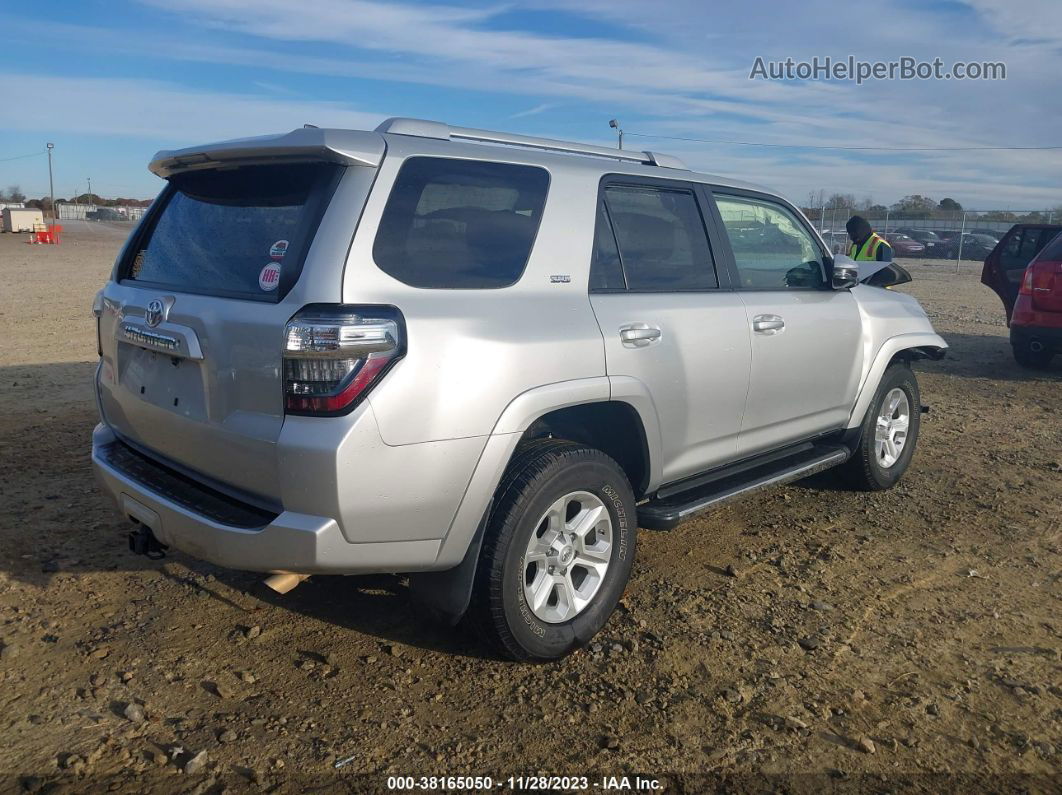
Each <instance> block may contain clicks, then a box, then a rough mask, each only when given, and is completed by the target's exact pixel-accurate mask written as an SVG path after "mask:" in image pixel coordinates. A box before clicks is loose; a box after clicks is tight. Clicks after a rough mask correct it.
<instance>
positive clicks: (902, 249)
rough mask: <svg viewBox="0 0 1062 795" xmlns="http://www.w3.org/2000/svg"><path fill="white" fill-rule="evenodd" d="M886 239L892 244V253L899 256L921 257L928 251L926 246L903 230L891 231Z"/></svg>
mask: <svg viewBox="0 0 1062 795" xmlns="http://www.w3.org/2000/svg"><path fill="white" fill-rule="evenodd" d="M885 239H886V240H888V241H889V245H890V246H892V253H893V255H894V256H897V257H921V256H922V255H923V254H925V253H926V247H925V245H923V244H922V243H919V242H918V241H917V240H915V239H914V238H913V237H911V236H910V235H905V234H903V233H901V232H890V233H889V234H887V235H885Z"/></svg>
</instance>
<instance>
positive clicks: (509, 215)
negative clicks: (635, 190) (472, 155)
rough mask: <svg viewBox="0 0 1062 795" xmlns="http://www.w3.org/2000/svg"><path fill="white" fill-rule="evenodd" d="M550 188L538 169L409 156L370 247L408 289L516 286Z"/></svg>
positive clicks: (383, 267) (381, 264) (382, 266)
mask: <svg viewBox="0 0 1062 795" xmlns="http://www.w3.org/2000/svg"><path fill="white" fill-rule="evenodd" d="M548 189H549V173H548V172H547V171H546V170H545V169H543V168H539V167H537V166H524V165H516V164H512V163H491V162H485V161H476V160H454V159H450V158H436V157H411V158H409V159H408V160H406V161H405V162H404V163H403V164H402V167H401V169H400V170H399V172H398V176H397V177H396V178H395V182H394V185H393V186H392V188H391V193H390V196H389V197H388V199H387V205H386V207H385V208H384V213H383V217H382V218H381V220H380V226H379V229H378V230H377V233H376V240H375V242H374V243H373V258H374V259H375V260H376V264H377V266H378V267H379V268H380V269H381V270H383V271H384V272H385V273H387V274H389V275H390V276H393V277H394V278H396V279H398V280H399V281H401V282H404V283H405V284H408V285H410V286H412V287H422V288H441V289H484V288H499V287H508V286H509V285H512V284H515V283H516V282H517V281H518V280H519V278H520V276H521V274H523V272H524V268H525V267H526V265H527V260H528V257H529V256H530V254H531V247H532V245H533V244H534V240H535V236H536V234H537V233H538V226H539V223H540V221H541V217H542V208H543V206H544V205H545V202H546V193H547V191H548Z"/></svg>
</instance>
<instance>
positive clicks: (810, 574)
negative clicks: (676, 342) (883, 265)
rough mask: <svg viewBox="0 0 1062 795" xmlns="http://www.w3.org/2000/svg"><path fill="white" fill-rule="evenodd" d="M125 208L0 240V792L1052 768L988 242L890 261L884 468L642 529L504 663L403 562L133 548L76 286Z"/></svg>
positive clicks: (1054, 474) (99, 267) (1051, 675)
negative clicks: (854, 489)
mask: <svg viewBox="0 0 1062 795" xmlns="http://www.w3.org/2000/svg"><path fill="white" fill-rule="evenodd" d="M125 234H126V230H125V229H122V228H120V227H111V226H106V225H93V224H88V223H71V224H69V225H68V226H67V236H66V238H65V240H64V242H63V244H62V245H61V246H58V247H55V246H30V245H26V244H25V243H24V242H23V241H24V240H25V238H24V237H23V238H21V239H20V238H18V237H16V236H12V235H2V236H0V340H2V348H0V387H2V388H0V495H2V496H0V644H2V649H0V790H4V791H9V790H13V789H17V788H18V787H19V786H21V787H23V788H25V789H27V790H38V789H44V790H54V789H59V790H62V789H64V788H68V791H71V792H84V791H99V790H107V789H113V790H122V791H139V792H170V791H181V792H193V791H194V792H218V791H224V790H227V791H231V792H236V791H244V790H252V791H254V790H261V791H271V790H275V791H281V792H292V791H297V790H300V789H305V788H310V787H315V788H320V789H322V790H327V789H338V790H344V791H360V790H364V789H376V790H385V789H386V788H387V776H389V775H412V776H420V775H446V774H450V775H466V776H491V777H493V779H494V782H495V786H496V787H499V785H500V784H502V783H503V781H504V780H506V779H508V777H509V776H511V775H512V776H516V775H525V776H526V775H531V774H537V773H541V774H554V775H569V776H589V777H590V778H589V780H588V782H587V787H588V788H589V789H591V790H601V789H604V787H603V786H602V785H603V784H607V783H608V782H607V781H602V779H601V777H603V776H621V775H624V774H626V775H630V776H633V775H634V774H641V775H642V776H643V778H644V777H655V778H656V779H658V780H659V781H660V783H661V784H662V786H664V787H665V788H666V789H667V791H671V792H678V791H686V792H696V791H704V790H730V791H733V790H756V791H778V790H782V791H854V790H869V791H875V792H876V791H882V792H884V791H897V790H916V791H926V792H940V791H953V790H962V791H1015V792H1017V791H1033V792H1048V791H1054V792H1057V791H1059V790H1060V788H1062V778H1060V772H1059V766H1060V760H1062V676H1060V672H1062V639H1060V636H1062V609H1060V607H1062V603H1060V596H1062V588H1060V578H1062V527H1060V513H1062V511H1060V505H1062V402H1060V399H1059V398H1060V383H1062V361H1058V360H1056V362H1055V363H1054V366H1053V368H1052V369H1051V370H1050V371H1048V372H1046V373H1041V374H1031V373H1029V372H1026V371H1022V370H1021V369H1019V368H1018V367H1017V365H1015V364H1014V362H1013V360H1012V359H1011V356H1010V350H1009V346H1008V344H1007V337H1006V333H1007V330H1006V327H1005V325H1004V322H1003V312H1002V308H1001V306H1000V304H999V301H998V299H997V298H996V297H995V296H994V295H993V294H992V293H990V292H989V291H988V290H987V289H986V288H984V287H982V286H981V285H980V284H979V283H978V274H979V271H980V268H979V266H978V265H977V264H976V263H964V264H963V266H962V268H961V272H960V273H958V274H956V273H955V266H954V263H933V262H926V263H905V264H910V265H911V269H912V271H913V273H914V276H915V281H914V283H913V284H912V285H909V286H908V288H907V289H909V290H910V292H912V293H914V294H915V295H917V296H918V297H919V298H920V299H921V300H922V302H923V304H924V305H925V307H926V308H927V310H928V311H929V312H930V314H931V316H932V317H933V320H934V323H935V324H936V327H937V329H938V331H940V332H941V333H942V334H943V335H944V336H945V337H946V338H947V340H948V341H949V343H950V344H951V346H952V352H951V355H950V356H949V357H948V358H947V359H945V360H944V361H942V362H939V363H932V362H931V363H922V364H920V365H919V366H918V371H919V378H920V381H921V384H922V391H923V399H924V402H925V403H927V404H929V405H930V406H931V408H932V412H931V413H930V414H929V415H928V416H926V417H925V421H924V423H923V426H922V436H921V438H920V440H919V452H918V454H917V456H916V457H915V461H914V464H913V467H912V469H911V470H910V472H909V473H908V475H907V477H906V478H905V480H904V481H903V482H902V483H901V484H900V485H899V486H898V487H897V488H895V489H894V490H892V491H890V492H887V493H884V494H877V495H865V494H855V493H851V492H847V491H844V490H841V489H840V488H839V487H838V486H837V485H836V483H835V482H834V480H833V479H832V478H831V477H830V476H829V475H828V474H827V475H825V476H818V477H817V478H815V479H812V480H810V481H805V482H801V483H798V484H795V485H793V486H790V487H787V488H782V489H777V490H774V491H769V492H763V493H760V494H759V495H757V496H755V497H753V498H751V499H749V500H746V501H745V502H742V503H738V504H733V505H730V506H728V507H726V508H723V509H720V510H718V511H715V512H714V513H711V514H709V515H707V516H705V517H704V518H701V519H699V520H696V521H691V522H688V523H686V524H684V525H682V526H680V527H678V528H677V529H675V530H673V531H671V532H667V533H654V532H647V531H642V533H641V535H640V536H639V547H638V561H637V563H636V566H635V571H634V575H633V579H632V581H631V584H630V586H629V588H628V590H627V594H626V596H625V598H624V600H623V602H622V605H621V608H620V609H619V610H618V611H617V612H616V614H615V615H614V616H613V618H612V619H611V621H610V622H609V624H608V626H607V627H606V628H605V630H604V631H603V633H602V634H601V636H600V637H599V638H598V640H597V642H595V643H594V644H593V645H592V646H591V647H590V648H588V649H586V650H584V651H581V652H579V653H576V654H575V655H574V656H572V657H571V658H569V659H567V660H565V661H563V662H560V663H557V664H551V665H543V666H523V665H514V664H511V663H507V662H502V661H499V660H496V659H492V658H491V657H490V656H489V654H488V653H487V651H486V650H485V649H484V648H483V647H482V646H480V645H479V644H478V642H477V641H476V640H475V639H473V638H472V637H470V636H469V635H467V634H465V633H463V632H461V631H446V630H442V629H440V628H438V627H436V626H434V625H433V624H431V623H430V622H429V621H427V620H426V619H424V618H422V617H421V616H420V615H419V614H418V613H416V612H415V611H414V610H413V609H412V608H411V606H410V604H409V600H408V598H407V590H406V588H405V585H404V582H403V581H402V580H401V579H400V578H396V577H374V578H341V577H318V578H314V579H313V580H311V581H309V582H307V583H305V584H303V585H302V586H300V587H299V588H298V589H297V590H295V591H294V592H292V593H291V594H289V595H288V596H284V597H281V596H277V595H271V594H270V593H268V592H265V591H264V589H263V588H262V587H261V586H260V584H258V580H259V577H258V576H257V575H253V574H248V573H242V572H233V571H227V570H222V569H218V568H216V567H214V566H211V565H208V564H205V563H201V562H198V561H195V560H192V559H190V558H187V557H185V556H183V555H180V554H176V555H172V556H170V557H168V558H166V559H165V560H163V561H160V562H152V561H149V560H146V559H145V558H142V557H135V556H133V555H131V554H130V553H129V552H128V551H127V550H126V542H125V536H126V532H127V527H126V525H125V522H124V521H123V520H122V519H121V518H120V517H119V516H118V515H117V514H116V513H115V512H114V511H113V510H112V508H111V507H110V506H109V505H108V504H106V503H105V502H104V500H103V498H102V497H101V495H100V494H99V493H98V491H97V490H96V488H95V485H94V482H93V478H92V474H91V472H90V469H89V434H90V431H91V429H92V427H93V425H94V424H95V422H96V409H95V406H94V403H93V397H92V390H91V387H90V382H91V377H92V372H93V368H94V364H95V360H96V353H95V341H94V330H93V322H92V318H91V315H90V311H89V310H90V304H91V300H92V296H93V294H94V292H95V291H96V289H97V288H98V287H99V286H101V285H102V283H103V282H104V280H105V278H106V274H107V272H108V270H109V268H110V265H111V261H112V259H113V257H114V256H115V254H116V253H117V251H118V248H119V246H120V245H121V243H122V241H123V239H124V236H125ZM728 565H730V566H733V568H734V570H735V573H736V575H737V576H727V574H726V567H727V566H728ZM201 753H202V754H203V755H200V754H201ZM340 762H345V764H342V765H339V766H338V767H337V763H340ZM451 783H453V782H451ZM505 783H506V785H507V782H505ZM629 783H630V785H631V786H632V787H633V786H634V780H633V778H632V779H630V780H629ZM575 785H576V786H578V785H579V782H578V781H576V782H575Z"/></svg>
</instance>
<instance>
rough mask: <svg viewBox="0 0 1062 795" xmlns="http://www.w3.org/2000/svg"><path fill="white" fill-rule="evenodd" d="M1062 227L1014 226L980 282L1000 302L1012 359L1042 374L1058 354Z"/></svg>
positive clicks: (1061, 345)
mask: <svg viewBox="0 0 1062 795" xmlns="http://www.w3.org/2000/svg"><path fill="white" fill-rule="evenodd" d="M1060 231H1062V226H1059V225H1048V224H1016V225H1015V226H1014V227H1012V228H1011V230H1010V231H1009V232H1007V234H1006V235H1005V236H1004V237H1003V239H1002V240H1001V241H999V245H997V246H996V247H995V249H994V250H993V251H992V253H991V254H989V255H988V258H987V259H986V260H985V266H984V270H983V271H982V272H981V281H982V282H983V283H984V284H986V285H988V286H989V287H991V288H992V289H993V290H994V291H995V292H996V294H997V295H999V297H1000V298H1001V299H1002V301H1003V306H1004V308H1005V309H1006V310H1007V323H1008V325H1009V326H1010V344H1011V346H1012V347H1013V349H1014V359H1015V360H1016V361H1017V362H1018V364H1020V365H1021V366H1023V367H1031V368H1034V369H1038V370H1039V369H1043V368H1045V367H1047V366H1048V365H1049V364H1050V362H1051V358H1052V357H1053V356H1054V355H1055V354H1056V353H1059V352H1062V235H1060V234H1059V232H1060Z"/></svg>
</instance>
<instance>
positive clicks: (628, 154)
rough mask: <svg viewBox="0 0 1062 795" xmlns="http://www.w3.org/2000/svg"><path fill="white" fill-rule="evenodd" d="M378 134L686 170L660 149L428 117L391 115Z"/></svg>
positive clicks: (685, 167)
mask: <svg viewBox="0 0 1062 795" xmlns="http://www.w3.org/2000/svg"><path fill="white" fill-rule="evenodd" d="M376 132H378V133H392V134H395V135H415V136H418V137H420V138H438V139H440V140H443V141H453V140H458V141H479V142H482V143H491V144H505V145H507V146H526V147H528V148H530V149H543V150H546V151H548V152H569V153H572V154H579V155H594V156H595V157H608V158H611V159H613V160H624V161H627V162H631V163H644V164H646V165H650V166H659V167H661V168H677V169H680V170H682V171H687V170H689V169H688V167H687V166H686V164H685V163H683V162H682V161H681V160H680V159H679V158H677V157H675V156H673V155H665V154H661V153H659V152H636V151H633V150H629V149H610V148H608V147H605V146H593V145H592V144H582V143H578V142H576V141H557V140H555V139H553V138H535V137H533V136H530V135H517V134H515V133H506V132H494V131H493V130H477V129H474V128H472V127H451V126H450V125H449V124H445V123H444V122H441V121H429V120H428V119H404V118H393V119H388V120H387V121H385V122H383V123H382V124H380V126H379V127H377V128H376Z"/></svg>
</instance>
